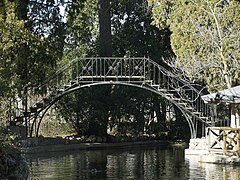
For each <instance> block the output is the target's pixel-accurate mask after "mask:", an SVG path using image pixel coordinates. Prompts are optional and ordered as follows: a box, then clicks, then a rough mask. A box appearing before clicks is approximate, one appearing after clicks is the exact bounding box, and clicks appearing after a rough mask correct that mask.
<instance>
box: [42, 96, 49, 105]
mask: <svg viewBox="0 0 240 180" xmlns="http://www.w3.org/2000/svg"><path fill="white" fill-rule="evenodd" d="M50 101H51V100H50V99H49V98H47V97H45V98H43V102H44V103H45V104H47V103H49V102H50Z"/></svg>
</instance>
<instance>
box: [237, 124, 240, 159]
mask: <svg viewBox="0 0 240 180" xmlns="http://www.w3.org/2000/svg"><path fill="white" fill-rule="evenodd" d="M236 132H237V148H236V152H237V153H236V154H237V157H239V156H240V131H239V129H237V131H236Z"/></svg>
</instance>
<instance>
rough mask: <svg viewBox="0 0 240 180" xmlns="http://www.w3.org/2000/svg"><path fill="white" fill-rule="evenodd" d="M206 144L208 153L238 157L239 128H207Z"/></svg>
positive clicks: (239, 155) (239, 147)
mask: <svg viewBox="0 0 240 180" xmlns="http://www.w3.org/2000/svg"><path fill="white" fill-rule="evenodd" d="M207 142H208V143H207V144H208V150H209V152H210V153H215V154H223V155H226V156H237V157H240V128H231V127H209V128H207Z"/></svg>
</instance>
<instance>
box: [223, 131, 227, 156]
mask: <svg viewBox="0 0 240 180" xmlns="http://www.w3.org/2000/svg"><path fill="white" fill-rule="evenodd" d="M226 140H227V134H226V131H225V130H223V154H224V155H226V151H227V147H226V146H227V142H226Z"/></svg>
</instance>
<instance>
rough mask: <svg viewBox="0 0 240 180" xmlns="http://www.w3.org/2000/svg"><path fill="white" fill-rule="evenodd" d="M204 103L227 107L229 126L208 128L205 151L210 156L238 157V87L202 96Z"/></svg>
mask: <svg viewBox="0 0 240 180" xmlns="http://www.w3.org/2000/svg"><path fill="white" fill-rule="evenodd" d="M202 99H203V100H204V102H205V103H209V104H211V103H212V104H225V105H226V106H228V107H229V110H230V113H229V123H228V124H229V126H225V127H208V128H207V130H206V144H207V146H208V147H207V148H206V149H207V150H208V151H209V153H210V154H223V155H225V156H237V157H240V142H239V141H240V118H239V114H240V86H236V87H233V88H229V89H225V90H222V91H219V92H216V93H212V94H207V95H204V96H202Z"/></svg>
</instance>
